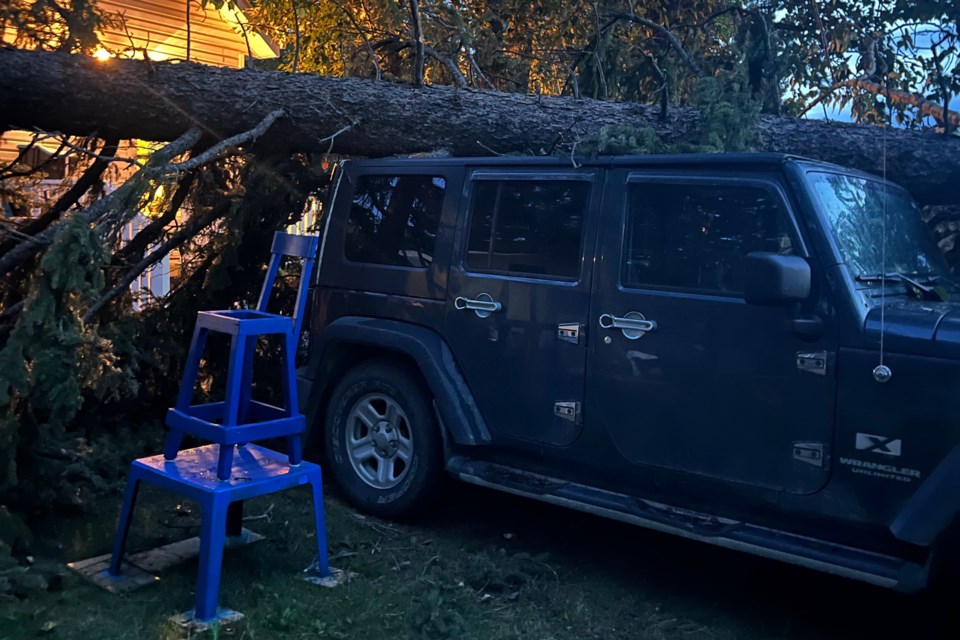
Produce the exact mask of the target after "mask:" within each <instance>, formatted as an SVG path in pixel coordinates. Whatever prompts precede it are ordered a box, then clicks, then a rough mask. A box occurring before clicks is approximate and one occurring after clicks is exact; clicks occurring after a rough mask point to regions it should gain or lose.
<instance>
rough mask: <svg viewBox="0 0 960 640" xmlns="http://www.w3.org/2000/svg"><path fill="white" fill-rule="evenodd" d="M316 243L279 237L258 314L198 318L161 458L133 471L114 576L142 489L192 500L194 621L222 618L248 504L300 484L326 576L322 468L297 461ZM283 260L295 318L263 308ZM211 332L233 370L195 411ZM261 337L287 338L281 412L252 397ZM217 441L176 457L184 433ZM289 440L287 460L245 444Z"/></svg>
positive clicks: (252, 311) (115, 549)
mask: <svg viewBox="0 0 960 640" xmlns="http://www.w3.org/2000/svg"><path fill="white" fill-rule="evenodd" d="M317 241H318V238H317V237H316V236H301V235H293V234H287V233H280V232H278V233H276V234H274V239H273V246H272V248H271V254H272V255H271V259H270V264H269V267H268V269H267V275H266V278H265V280H264V283H263V288H262V289H261V291H260V299H259V301H258V303H257V308H256V309H230V310H224V311H201V312H199V313H198V314H197V322H196V326H195V327H194V332H193V340H192V342H191V344H190V351H189V353H188V355H187V362H186V365H185V367H184V372H183V379H182V381H181V384H180V392H179V394H178V395H177V401H176V406H174V407H173V408H171V409H170V410H169V411H168V412H167V420H166V422H167V426H168V427H169V430H170V431H169V434H168V436H167V440H166V444H165V446H164V450H163V455H162V456H153V457H149V458H141V459H140V460H136V461H134V462H133V463H132V464H131V466H130V473H129V477H128V480H127V488H126V492H125V494H124V500H123V507H122V510H121V514H120V522H119V526H118V529H117V535H116V538H115V539H114V546H113V555H112V556H111V560H110V568H109V574H110V575H111V576H119V575H120V569H121V565H122V558H123V550H124V546H125V544H126V538H127V532H128V530H129V527H130V519H131V515H132V512H133V508H134V504H135V502H136V496H137V491H138V489H139V485H140V483H141V482H147V483H149V484H153V485H156V486H159V487H161V488H164V489H167V490H169V491H172V492H174V493H177V494H180V495H183V496H185V497H187V498H190V499H193V500H196V501H197V502H199V503H200V505H201V507H202V509H203V517H202V523H201V533H200V577H199V583H198V586H197V606H196V610H195V611H194V614H193V619H195V620H197V621H200V622H207V621H211V620H214V619H216V617H217V594H218V591H219V584H220V568H221V562H222V553H223V546H224V540H225V538H226V537H227V536H237V535H240V533H241V530H242V520H243V510H242V509H243V506H242V505H243V502H242V501H243V500H246V499H248V498H251V497H254V496H260V495H264V494H268V493H274V492H276V491H282V490H283V489H288V488H290V487H294V486H298V485H301V484H308V483H309V484H310V485H312V487H313V502H314V513H315V517H316V525H317V544H318V549H317V553H318V560H317V564H316V566H315V567H314V572H315V573H316V574H317V575H318V577H321V578H323V577H327V576H329V574H330V569H329V566H328V564H327V550H326V534H325V528H324V517H323V489H322V483H321V474H320V467H319V466H317V465H315V464H312V463H309V462H303V461H302V460H301V452H302V446H301V436H302V434H303V432H304V430H305V428H306V423H305V419H304V417H303V415H302V414H301V413H300V412H299V407H298V404H297V385H296V380H295V377H294V376H295V372H294V359H295V357H296V352H297V341H298V339H299V336H300V327H301V324H302V315H301V312H302V310H303V308H304V304H305V302H306V296H307V290H308V287H309V281H310V276H311V274H312V271H313V263H314V256H315V255H316V251H317ZM285 256H289V257H295V258H299V259H301V261H302V265H303V268H302V271H301V275H300V285H299V288H298V290H297V299H296V303H295V306H294V310H293V315H292V316H284V315H280V314H276V313H269V312H268V311H267V303H268V302H269V300H270V294H271V292H272V290H273V285H274V283H275V281H276V278H277V274H278V272H279V270H280V266H281V262H282V261H283V258H284V257H285ZM211 331H214V332H219V333H225V334H227V335H229V336H231V344H230V359H229V368H228V371H227V383H226V391H225V397H224V400H223V401H222V402H208V403H203V404H191V403H192V401H193V392H194V387H195V385H196V382H197V376H198V371H199V368H200V360H201V357H202V356H203V350H204V347H205V346H206V340H207V334H208V333H209V332H211ZM263 335H280V336H281V337H282V346H281V353H282V369H283V370H282V376H281V379H282V383H283V385H282V386H283V406H279V407H278V406H274V405H271V404H267V403H265V402H259V401H256V400H253V398H252V397H251V393H252V378H253V356H254V352H255V351H256V345H257V340H258V339H259V337H260V336H263ZM187 433H189V434H191V435H194V436H196V437H198V438H201V439H203V440H207V441H209V442H212V443H214V444H210V445H206V446H203V447H197V448H194V449H187V450H184V451H181V450H180V444H181V442H182V440H183V437H184V435H185V434H187ZM276 437H286V441H287V452H286V455H284V454H281V453H278V452H276V451H272V450H270V449H265V448H263V447H259V446H254V445H249V444H247V443H249V442H254V441H257V440H264V439H267V438H276Z"/></svg>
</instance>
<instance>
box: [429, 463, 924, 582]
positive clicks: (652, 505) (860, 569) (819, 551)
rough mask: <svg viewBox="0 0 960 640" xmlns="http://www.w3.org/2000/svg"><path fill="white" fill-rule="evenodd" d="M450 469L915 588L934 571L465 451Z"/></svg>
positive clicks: (703, 538) (698, 536) (536, 495)
mask: <svg viewBox="0 0 960 640" xmlns="http://www.w3.org/2000/svg"><path fill="white" fill-rule="evenodd" d="M447 470H448V471H449V472H450V473H451V474H453V476H454V477H456V478H459V479H460V480H463V481H464V482H468V483H470V484H475V485H478V486H481V487H487V488H490V489H496V490H498V491H504V492H507V493H512V494H514V495H518V496H524V497H527V498H533V499H534V500H540V501H542V502H548V503H550V504H555V505H560V506H563V507H569V508H571V509H576V510H577V511H583V512H586V513H591V514H594V515H599V516H603V517H606V518H612V519H614V520H619V521H621V522H627V523H629V524H635V525H639V526H641V527H646V528H648V529H653V530H655V531H662V532H664V533H670V534H673V535H678V536H682V537H684V538H689V539H691V540H699V541H700V542H706V543H709V544H714V545H717V546H719V547H725V548H727V549H735V550H737V551H745V552H747V553H752V554H754V555H758V556H762V557H765V558H771V559H774V560H780V561H783V562H789V563H790V564H795V565H799V566H801V567H807V568H809V569H816V570H818V571H823V572H825V573H831V574H834V575H838V576H843V577H845V578H852V579H854V580H860V581H862V582H867V583H870V584H874V585H878V586H881V587H886V588H890V589H896V590H897V591H902V592H906V593H913V592H916V591H920V590H922V589H924V588H925V587H926V586H927V581H928V577H929V575H928V574H929V572H928V570H927V568H926V567H925V566H923V565H920V564H916V563H913V562H907V561H904V560H901V559H899V558H894V557H891V556H886V555H881V554H878V553H872V552H869V551H862V550H859V549H854V548H852V547H847V546H843V545H838V544H834V543H831V542H825V541H822V540H817V539H814V538H808V537H805V536H800V535H796V534H793V533H788V532H786V531H777V530H775V529H768V528H766V527H759V526H756V525H752V524H748V523H745V522H738V521H736V520H730V519H727V518H719V517H716V516H711V515H709V514H705V513H700V512H696V511H690V510H687V509H679V508H676V507H671V506H669V505H666V504H661V503H658V502H653V501H650V500H643V499H640V498H635V497H632V496H627V495H624V494H621V493H615V492H612V491H606V490H603V489H597V488H596V487H590V486H587V485H583V484H577V483H574V482H568V481H566V480H559V479H556V478H550V477H548V476H542V475H539V474H535V473H529V472H527V471H521V470H519V469H514V468H511V467H507V466H504V465H500V464H495V463H491V462H483V461H480V460H471V459H468V458H464V457H461V456H454V457H452V458H450V459H449V460H448V461H447Z"/></svg>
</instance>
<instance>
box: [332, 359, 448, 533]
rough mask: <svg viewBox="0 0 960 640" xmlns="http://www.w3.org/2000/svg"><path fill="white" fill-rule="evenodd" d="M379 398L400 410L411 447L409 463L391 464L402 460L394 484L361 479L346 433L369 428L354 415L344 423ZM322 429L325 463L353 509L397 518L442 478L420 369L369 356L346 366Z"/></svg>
mask: <svg viewBox="0 0 960 640" xmlns="http://www.w3.org/2000/svg"><path fill="white" fill-rule="evenodd" d="M371 398H373V399H372V400H371ZM381 398H387V399H389V400H392V401H393V402H394V403H396V405H398V406H399V408H400V409H401V410H402V413H403V417H404V418H405V421H403V422H405V423H406V429H405V430H404V431H405V432H406V433H408V435H409V436H410V438H409V439H410V442H411V445H410V447H409V448H410V449H412V455H409V462H408V463H404V462H397V463H395V464H397V465H401V464H403V465H405V466H403V467H402V468H401V471H400V472H399V473H397V474H396V475H397V479H396V482H397V484H396V485H395V486H392V487H389V488H385V489H382V488H377V487H375V486H371V484H369V482H368V481H367V480H364V478H363V477H362V476H361V473H363V472H364V470H365V469H366V467H365V466H364V465H363V464H361V463H357V462H354V461H352V458H351V455H350V453H349V445H348V441H347V438H348V435H350V434H351V433H353V434H354V437H356V436H357V433H358V431H359V432H361V435H362V433H363V432H364V430H366V429H368V427H366V425H365V424H361V423H360V422H358V420H359V418H354V419H353V420H351V421H350V422H352V424H348V419H349V418H350V416H351V413H352V412H353V411H354V410H355V409H357V408H358V407H359V406H361V405H367V404H369V405H370V406H374V404H373V403H377V402H381ZM384 406H385V405H384ZM324 431H325V433H324V440H325V442H324V444H325V445H326V446H325V449H326V454H327V465H328V468H329V469H330V471H331V473H332V474H333V478H334V480H335V481H336V483H337V485H338V486H339V487H340V488H341V489H342V490H343V493H344V494H345V495H346V497H347V499H348V500H349V501H350V502H351V503H352V504H353V505H354V506H356V507H357V508H359V509H361V510H363V511H366V512H368V513H371V514H373V515H376V516H380V517H384V518H400V517H404V516H409V515H412V514H414V513H416V512H418V511H420V510H422V509H423V508H424V507H426V506H428V505H429V504H430V502H431V501H432V499H433V498H435V497H436V496H437V495H438V493H439V490H440V486H441V483H442V482H443V480H444V473H443V442H442V440H441V436H440V430H439V425H438V424H437V419H436V416H435V415H434V411H433V405H432V402H431V396H430V394H429V392H428V391H427V389H426V387H425V385H424V384H423V382H422V381H421V379H420V377H419V374H418V373H417V372H415V371H413V370H411V369H410V368H408V367H404V366H402V365H399V364H397V363H395V362H392V361H389V360H370V361H367V362H364V363H362V364H360V365H357V366H356V367H354V368H352V369H350V370H349V371H348V372H347V373H346V375H345V376H344V377H343V379H342V380H341V381H340V383H339V384H337V386H336V387H335V388H334V390H333V393H332V394H331V396H330V403H329V405H328V408H327V414H326V420H325V429H324ZM370 435H371V437H372V433H371V434H370ZM354 459H355V458H354ZM370 461H372V462H371V464H377V468H379V464H382V461H381V459H380V458H376V459H374V458H370ZM357 465H360V466H361V470H358V468H357ZM367 472H368V473H369V472H370V471H369V470H367ZM374 473H375V472H374ZM371 480H372V481H374V482H375V481H376V479H371Z"/></svg>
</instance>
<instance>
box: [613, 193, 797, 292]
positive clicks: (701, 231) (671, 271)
mask: <svg viewBox="0 0 960 640" xmlns="http://www.w3.org/2000/svg"><path fill="white" fill-rule="evenodd" d="M751 251H767V252H772V253H779V254H781V255H792V253H793V243H792V242H791V240H790V234H789V232H788V230H787V218H786V214H785V212H784V211H783V209H782V204H781V202H780V199H779V198H778V197H777V196H776V195H774V194H773V193H772V192H770V191H768V190H766V189H762V188H759V187H744V186H714V185H680V184H635V185H632V186H631V187H630V203H629V209H628V211H627V228H626V237H625V239H624V264H623V274H622V281H623V284H624V285H627V286H642V285H654V286H664V287H676V288H680V289H702V290H708V291H724V292H731V293H738V292H741V291H743V259H744V257H746V255H747V254H748V253H750V252H751Z"/></svg>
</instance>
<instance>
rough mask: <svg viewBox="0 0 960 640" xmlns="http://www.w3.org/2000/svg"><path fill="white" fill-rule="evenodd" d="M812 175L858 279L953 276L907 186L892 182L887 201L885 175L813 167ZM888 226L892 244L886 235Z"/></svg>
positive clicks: (817, 196)
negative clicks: (866, 175)
mask: <svg viewBox="0 0 960 640" xmlns="http://www.w3.org/2000/svg"><path fill="white" fill-rule="evenodd" d="M807 176H808V179H809V180H810V184H811V187H812V189H813V192H814V194H815V195H814V198H815V200H816V201H817V203H818V204H819V207H820V209H821V211H822V212H823V213H824V214H825V216H826V218H827V220H828V221H829V223H830V227H831V230H832V231H833V236H834V238H836V241H837V245H839V247H840V253H841V254H842V258H843V261H844V262H845V263H846V265H847V267H848V268H849V269H850V273H851V275H852V276H853V277H854V278H856V279H857V280H858V281H860V282H864V283H871V284H879V282H880V280H881V278H884V279H886V278H889V279H890V280H891V281H894V282H899V283H903V284H905V285H907V284H909V282H910V281H911V280H912V281H916V282H920V283H923V284H929V283H931V282H937V284H940V283H949V282H950V270H949V268H948V267H947V264H946V260H945V259H944V257H943V252H942V251H940V248H939V247H938V246H937V243H936V241H934V239H933V236H932V234H931V233H930V229H929V227H928V226H927V224H926V223H925V222H924V221H923V219H922V218H921V217H920V210H919V208H918V207H917V205H916V203H914V201H913V199H912V198H911V197H910V195H909V194H908V193H907V192H906V191H904V190H903V189H901V188H899V187H896V186H894V185H892V184H889V183H888V184H886V203H884V183H883V182H881V181H880V180H871V179H869V178H862V177H860V176H854V175H846V174H842V173H832V172H827V171H813V172H810V173H808V174H807ZM884 205H886V215H884ZM884 218H886V221H884ZM884 226H885V227H886V247H884V243H883V241H882V240H883V237H884ZM884 254H886V255H884ZM898 276H906V279H904V278H901V277H898Z"/></svg>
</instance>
